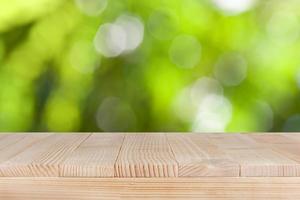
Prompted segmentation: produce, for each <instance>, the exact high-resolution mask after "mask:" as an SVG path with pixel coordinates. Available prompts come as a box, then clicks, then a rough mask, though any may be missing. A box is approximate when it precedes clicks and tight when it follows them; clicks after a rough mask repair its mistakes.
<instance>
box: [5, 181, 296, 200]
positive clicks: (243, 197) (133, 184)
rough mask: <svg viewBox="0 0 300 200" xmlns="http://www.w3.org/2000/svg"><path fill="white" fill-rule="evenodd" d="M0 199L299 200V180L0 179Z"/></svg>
mask: <svg viewBox="0 0 300 200" xmlns="http://www.w3.org/2000/svg"><path fill="white" fill-rule="evenodd" d="M0 199H5V200H7V199H9V200H11V199H13V200H41V199H43V200H91V199H94V200H96V199H97V200H99V199H101V200H102V199H103V200H110V199H135V200H140V199H147V200H149V199H153V200H157V199H170V200H171V199H172V200H173V199H182V200H187V199H202V200H204V199H206V200H207V199H209V200H257V199H259V200H298V199H300V178H299V177H289V178H287V177H269V178H268V179H266V178H262V177H247V178H245V177H202V178H45V177H39V178H30V177H28V178H0Z"/></svg>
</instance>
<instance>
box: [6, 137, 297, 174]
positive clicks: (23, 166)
mask: <svg viewBox="0 0 300 200" xmlns="http://www.w3.org/2000/svg"><path fill="white" fill-rule="evenodd" d="M0 176H2V177H111V178H125V177H126V178H128V177H129V178H133V177H145V178H146V177H152V178H154V177H239V176H242V177H271V176H272V177H273V176H275V177H276V176H280V177H282V176H286V177H291V176H295V177H296V176H298V177H299V176H300V134H278V133H273V134H271V133H265V134H200V133H199V134H196V133H195V134H183V133H182V134H175V133H174V134H173V133H168V134H164V133H153V134H145V133H141V134H121V133H106V134H104V133H93V134H88V133H84V134H83V133H82V134H81V133H80V134H51V133H27V134H1V135H0Z"/></svg>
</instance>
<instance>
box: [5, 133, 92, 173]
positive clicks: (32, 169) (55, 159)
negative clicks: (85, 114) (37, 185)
mask: <svg viewBox="0 0 300 200" xmlns="http://www.w3.org/2000/svg"><path fill="white" fill-rule="evenodd" d="M88 136H89V134H53V135H51V136H49V137H47V138H45V139H43V140H41V141H40V142H38V143H35V144H34V145H32V146H31V147H29V148H27V149H25V150H24V151H23V152H21V153H19V154H18V155H16V156H14V157H12V158H11V159H9V160H7V161H5V162H3V163H1V164H0V176H58V175H59V167H58V166H59V164H60V163H61V162H62V161H63V160H64V159H65V158H66V157H67V156H68V155H69V154H70V153H71V152H72V151H73V150H75V149H76V148H77V147H78V146H79V145H80V144H81V142H83V141H84V140H85V139H86V138H87V137H88Z"/></svg>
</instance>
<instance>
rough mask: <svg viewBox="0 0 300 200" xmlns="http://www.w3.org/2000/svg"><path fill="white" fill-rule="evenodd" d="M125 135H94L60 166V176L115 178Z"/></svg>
mask: <svg viewBox="0 0 300 200" xmlns="http://www.w3.org/2000/svg"><path fill="white" fill-rule="evenodd" d="M123 139H124V135H122V134H94V135H91V136H90V137H89V138H88V139H87V140H85V141H84V142H83V143H81V144H80V146H78V148H77V149H76V150H75V151H73V153H72V154H70V156H68V157H67V158H66V160H65V161H63V162H62V163H61V164H60V169H61V171H60V176H64V177H67V176H72V177H74V176H75V177H76V176H88V177H114V176H115V173H114V164H115V162H116V160H117V156H118V154H119V151H120V148H121V145H122V143H123Z"/></svg>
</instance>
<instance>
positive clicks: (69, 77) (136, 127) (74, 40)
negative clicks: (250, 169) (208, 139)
mask: <svg viewBox="0 0 300 200" xmlns="http://www.w3.org/2000/svg"><path fill="white" fill-rule="evenodd" d="M89 1H93V0H89ZM94 1H97V0H94ZM100 1H101V0H100ZM124 13H129V14H130V15H134V16H136V17H138V18H139V19H140V20H141V21H142V22H143V25H144V37H143V41H142V43H141V44H140V45H139V47H138V48H137V49H135V50H134V51H132V52H130V53H127V54H122V55H120V56H117V57H113V58H107V57H105V56H103V55H101V53H99V52H97V51H96V50H95V48H94V46H93V42H94V38H95V35H96V33H97V31H98V29H99V27H101V25H103V24H105V23H113V22H114V21H115V20H116V19H117V18H118V17H119V16H120V15H122V14H124ZM153 16H154V17H153ZM153 20H154V22H153ZM155 20H156V21H155ZM299 22H300V1H297V0H286V1H279V0H265V1H258V2H256V3H255V5H253V7H252V8H249V9H248V10H245V11H244V12H240V13H230V12H228V11H224V10H222V9H220V8H219V7H218V6H216V4H215V3H214V2H213V1H208V0H172V1H171V0H151V1H145V0H139V1H137V0H108V3H107V6H106V8H105V10H104V11H103V12H102V13H101V14H99V15H95V16H89V15H88V14H87V13H85V12H83V11H82V9H80V8H79V7H78V4H76V2H75V1H72V0H27V1H22V0H1V1H0V131H226V132H249V131H300V104H299V103H300V98H299V97H300V89H299V88H300V68H299V67H300V37H299V32H300V23H299ZM182 35H188V36H191V37H192V38H196V39H197V41H198V42H199V45H200V47H201V50H199V49H198V50H199V52H198V51H196V52H198V53H197V54H196V55H195V56H198V57H197V58H199V61H198V62H197V63H196V64H195V66H193V67H188V68H186V67H180V66H177V65H176V63H174V62H172V58H171V57H172V56H170V54H172V53H170V52H172V51H171V50H170V49H171V46H172V44H174V40H175V39H176V38H178V37H179V36H182ZM181 45H182V49H181V50H180V51H179V53H178V55H177V54H176V58H175V59H177V57H179V58H180V57H181V56H182V59H183V62H186V60H190V59H191V57H190V55H191V54H193V53H194V52H195V51H193V49H188V47H189V46H188V45H185V43H179V47H181ZM186 52H188V53H186ZM198 54H199V55H198ZM224 55H225V57H226V55H238V56H240V57H241V58H242V59H243V62H244V63H245V64H244V65H246V66H247V70H246V72H245V73H246V74H245V77H244V78H243V80H242V81H240V83H238V84H235V85H230V84H226V80H227V81H230V80H231V79H234V76H235V73H236V71H235V68H234V67H235V66H238V64H236V63H235V62H239V61H236V60H235V59H233V61H230V62H229V63H228V64H227V65H228V66H227V67H229V69H227V68H226V69H225V70H223V71H222V72H220V73H221V74H219V75H217V73H216V70H215V68H216V65H218V63H219V62H221V61H222V58H224ZM185 56H186V57H185ZM220 60H221V61H220ZM222 62H223V61H222ZM74 65H75V66H79V67H80V69H78V67H77V68H76V67H74ZM230 70H232V71H230ZM237 76H239V75H237ZM220 77H221V80H219V79H220ZM222 77H223V78H224V77H225V82H224V80H222ZM203 78H204V79H209V80H213V81H217V82H218V83H219V84H220V85H222V86H221V87H222V91H223V93H222V95H223V97H224V98H226V100H228V102H229V103H230V105H231V107H230V109H229V110H230V117H229V120H228V122H226V125H224V127H223V128H221V129H217V128H216V130H214V128H210V129H205V128H203V127H202V128H200V129H197V128H195V126H196V127H197V123H200V124H201V123H202V122H201V121H200V122H199V120H198V121H197V120H196V118H197V117H196V115H197V113H199V112H201V108H200V110H197V111H195V110H194V107H193V106H194V105H193V106H192V105H191V104H192V102H191V101H189V100H188V98H187V99H186V100H185V101H184V102H183V103H181V104H178V103H177V104H176V102H178V99H179V98H180V95H181V94H182V93H183V91H184V90H186V89H187V88H189V87H190V86H191V85H193V84H194V83H195V82H196V81H197V80H201V79H202V80H203ZM181 112H182V113H181ZM194 112H195V113H196V114H195V113H194ZM214 112H215V115H217V117H212V120H221V121H222V120H223V119H222V117H224V116H223V115H222V114H220V113H218V112H222V111H220V110H219V109H215V111H214ZM186 113H187V114H189V115H190V116H191V117H187V118H184V117H183V116H184V115H185V114H186ZM219 114H220V115H219ZM218 116H219V118H218ZM209 123H212V124H214V123H216V124H218V121H216V122H214V121H209ZM210 127H213V125H210Z"/></svg>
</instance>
